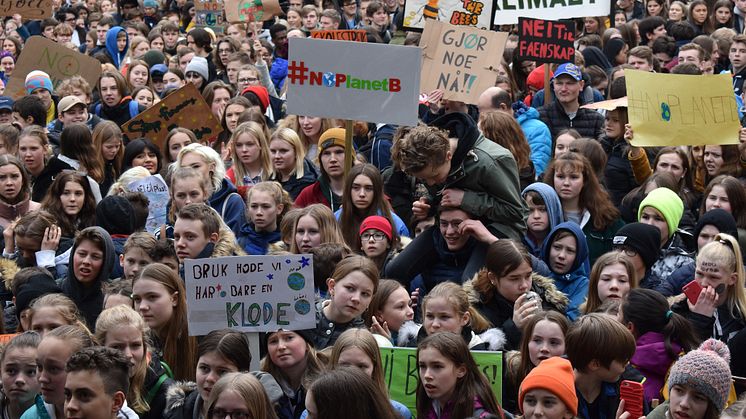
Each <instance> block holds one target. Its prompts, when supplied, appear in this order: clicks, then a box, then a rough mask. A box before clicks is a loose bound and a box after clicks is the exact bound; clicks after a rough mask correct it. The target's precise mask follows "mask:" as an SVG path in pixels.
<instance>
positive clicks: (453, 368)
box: [417, 332, 503, 418]
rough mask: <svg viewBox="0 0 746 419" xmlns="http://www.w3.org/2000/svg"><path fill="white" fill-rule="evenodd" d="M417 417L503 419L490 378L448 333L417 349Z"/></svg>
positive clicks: (459, 341)
mask: <svg viewBox="0 0 746 419" xmlns="http://www.w3.org/2000/svg"><path fill="white" fill-rule="evenodd" d="M417 366H418V368H419V373H420V381H419V382H418V383H417V417H420V418H430V417H452V418H465V417H477V418H483V417H485V416H487V415H488V414H494V415H498V416H499V417H502V416H503V414H502V409H500V406H499V405H498V404H497V400H496V399H495V395H494V393H493V392H492V389H491V388H490V386H489V383H488V381H487V377H485V376H484V374H482V372H481V371H480V370H479V367H477V364H476V363H475V362H474V358H472V356H471V353H470V352H469V348H468V347H467V346H466V342H465V341H464V340H463V339H462V338H461V337H460V336H458V335H456V334H454V333H449V332H442V333H436V334H434V335H431V336H428V337H427V338H425V339H424V340H423V341H422V342H420V344H419V345H417Z"/></svg>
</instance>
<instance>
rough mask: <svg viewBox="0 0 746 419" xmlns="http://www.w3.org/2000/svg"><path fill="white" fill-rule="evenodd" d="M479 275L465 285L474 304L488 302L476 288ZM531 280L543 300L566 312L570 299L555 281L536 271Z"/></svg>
mask: <svg viewBox="0 0 746 419" xmlns="http://www.w3.org/2000/svg"><path fill="white" fill-rule="evenodd" d="M477 275H479V273H477ZM477 275H474V278H472V279H471V280H469V281H467V282H465V283H464V285H463V288H464V291H466V293H467V295H469V303H471V304H472V305H475V304H478V303H482V304H486V303H487V302H485V301H483V299H482V295H481V294H479V292H478V291H477V290H476V289H475V288H474V281H476V280H477ZM531 282H532V285H531V290H532V291H534V292H536V293H537V294H539V296H541V299H542V300H544V301H546V302H547V303H549V304H550V305H552V306H554V307H555V308H556V309H557V310H559V311H561V312H562V313H564V312H565V310H566V309H567V306H568V304H569V303H570V300H569V299H568V298H567V296H566V295H565V294H564V293H562V292H561V291H560V290H558V289H557V287H556V286H555V285H554V281H552V280H551V279H549V278H547V277H545V276H542V275H539V274H537V273H536V272H534V273H533V274H531Z"/></svg>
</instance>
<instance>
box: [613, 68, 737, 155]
mask: <svg viewBox="0 0 746 419" xmlns="http://www.w3.org/2000/svg"><path fill="white" fill-rule="evenodd" d="M624 75H625V79H626V82H627V106H628V108H627V112H628V115H629V123H630V125H632V128H633V129H634V131H635V137H634V139H633V140H632V144H633V145H635V146H674V145H694V144H738V130H739V128H740V127H741V124H740V122H739V118H738V105H736V97H735V95H734V94H733V85H732V83H733V80H732V77H731V76H730V75H729V74H717V75H702V76H692V75H684V74H662V73H650V72H647V71H638V70H625V72H624ZM693 86H696V88H693Z"/></svg>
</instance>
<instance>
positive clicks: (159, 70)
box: [150, 64, 168, 77]
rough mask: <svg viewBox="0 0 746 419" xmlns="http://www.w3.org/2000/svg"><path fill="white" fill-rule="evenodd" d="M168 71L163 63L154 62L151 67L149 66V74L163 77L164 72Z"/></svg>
mask: <svg viewBox="0 0 746 419" xmlns="http://www.w3.org/2000/svg"><path fill="white" fill-rule="evenodd" d="M166 73H168V67H166V65H165V64H156V65H154V66H153V67H151V68H150V75H151V76H158V75H160V76H161V77H163V75H164V74H166Z"/></svg>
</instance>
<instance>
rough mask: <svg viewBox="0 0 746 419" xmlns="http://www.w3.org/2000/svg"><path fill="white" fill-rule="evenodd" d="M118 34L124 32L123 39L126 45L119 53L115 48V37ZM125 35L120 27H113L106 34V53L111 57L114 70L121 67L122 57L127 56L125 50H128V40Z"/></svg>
mask: <svg viewBox="0 0 746 419" xmlns="http://www.w3.org/2000/svg"><path fill="white" fill-rule="evenodd" d="M119 32H124V33H125V39H126V40H127V44H126V45H125V46H124V51H121V52H120V51H119V48H117V35H119ZM126 35H127V32H126V31H125V30H124V28H123V27H121V26H114V27H113V28H111V29H109V31H108V32H106V52H107V53H108V54H109V56H110V57H111V61H112V63H113V64H114V66H116V68H121V67H122V63H123V62H124V57H126V56H127V50H128V49H129V48H130V39H129V37H128V36H126Z"/></svg>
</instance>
